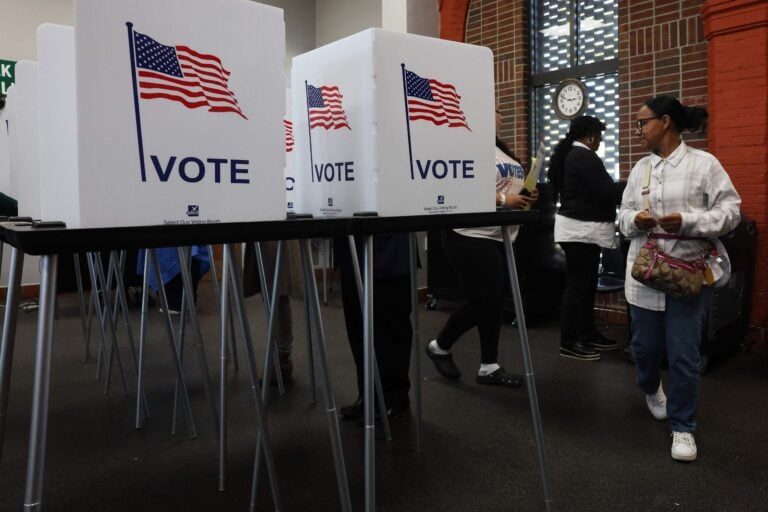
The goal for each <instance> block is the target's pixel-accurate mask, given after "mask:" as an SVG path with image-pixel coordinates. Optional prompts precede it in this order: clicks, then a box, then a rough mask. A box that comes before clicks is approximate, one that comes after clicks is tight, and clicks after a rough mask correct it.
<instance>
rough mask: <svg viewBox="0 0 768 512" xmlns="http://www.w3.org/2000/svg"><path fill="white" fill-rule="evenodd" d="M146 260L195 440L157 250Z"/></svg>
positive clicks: (185, 412) (187, 417)
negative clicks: (149, 267)
mask: <svg viewBox="0 0 768 512" xmlns="http://www.w3.org/2000/svg"><path fill="white" fill-rule="evenodd" d="M145 257H146V258H149V259H150V263H149V264H150V266H151V267H152V270H153V272H154V274H155V282H156V283H158V286H157V296H158V299H159V300H160V306H161V307H162V308H163V311H164V313H165V314H164V315H163V320H165V322H164V323H165V330H166V333H167V334H168V343H169V344H170V348H171V358H172V359H173V366H174V369H175V370H176V378H177V379H178V380H179V383H180V385H181V390H182V396H183V397H184V414H185V416H186V419H187V427H188V428H189V437H192V438H195V437H197V428H196V427H195V420H194V418H193V416H192V405H191V404H190V402H189V393H188V392H187V384H186V381H185V380H184V370H183V368H182V367H181V359H180V358H179V351H178V349H177V347H178V346H179V344H178V343H177V341H176V334H175V333H174V331H173V323H172V322H171V313H170V312H169V311H168V298H167V297H166V296H165V287H164V286H163V285H162V283H163V278H162V275H161V273H160V264H159V263H158V261H157V253H156V251H155V249H147V253H146V255H145Z"/></svg>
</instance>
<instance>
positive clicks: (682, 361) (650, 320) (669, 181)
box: [619, 96, 741, 461]
mask: <svg viewBox="0 0 768 512" xmlns="http://www.w3.org/2000/svg"><path fill="white" fill-rule="evenodd" d="M707 117H708V114H707V111H706V110H705V109H703V108H701V107H685V106H683V105H682V104H681V103H680V102H679V101H678V100H677V99H675V98H672V97H670V96H657V97H655V98H653V99H650V100H648V101H646V102H645V103H644V104H643V106H642V107H640V109H639V110H638V111H637V125H636V132H637V134H638V136H639V137H640V143H641V144H642V146H643V148H644V149H646V150H648V151H649V152H650V153H649V154H648V155H647V156H645V157H643V158H641V159H640V161H638V162H637V164H635V166H634V168H633V169H632V173H631V174H630V176H629V181H628V182H627V187H626V189H625V190H624V196H623V198H622V204H621V210H620V212H619V227H620V229H621V232H622V233H623V234H624V235H625V236H627V237H628V238H630V239H631V245H630V248H629V255H628V259H627V261H628V265H627V278H626V283H625V294H626V298H627V302H628V303H629V304H630V314H631V317H632V322H631V324H632V351H633V353H634V356H635V366H636V370H637V384H638V386H639V387H640V388H641V389H642V390H643V391H644V392H645V398H646V404H647V406H648V408H649V409H650V411H651V414H652V415H653V416H654V417H655V418H656V419H659V420H663V419H667V420H668V422H669V426H670V428H671V430H672V449H671V455H672V458H673V459H675V460H679V461H693V460H695V459H696V456H697V453H698V450H697V447H696V442H695V439H694V436H693V433H694V431H695V430H696V420H695V414H696V409H697V408H698V404H699V367H700V364H701V361H700V355H699V343H700V341H701V333H702V323H703V320H704V316H705V305H706V302H707V295H708V290H707V289H706V288H703V289H702V292H701V293H700V294H698V295H696V296H694V297H691V298H689V299H687V300H683V299H678V298H675V297H673V296H671V295H667V294H665V293H664V292H661V291H657V290H655V289H652V288H649V287H648V286H645V285H644V284H642V283H640V282H639V281H636V280H634V279H633V278H632V277H631V267H632V263H633V262H634V261H635V259H636V257H637V254H638V252H639V251H640V248H641V246H642V245H643V244H644V243H645V242H646V241H647V240H648V238H649V237H651V238H657V242H658V245H659V248H660V249H661V250H662V251H664V252H665V253H667V254H668V255H670V256H672V257H674V258H680V259H684V260H693V259H697V258H700V257H702V256H705V255H708V256H711V257H709V258H708V259H707V261H708V263H709V265H710V267H709V268H710V272H712V274H711V276H712V279H713V281H714V285H715V286H717V285H720V284H724V283H726V282H727V281H728V277H729V274H730V264H729V262H728V255H727V254H726V252H725V248H724V247H723V245H722V244H721V243H720V241H719V240H717V237H718V236H721V235H723V234H725V233H727V232H728V231H730V230H732V229H733V228H735V227H736V226H737V225H738V223H739V206H740V204H741V198H740V197H739V194H738V193H737V192H736V189H735V188H734V187H733V184H732V183H731V180H730V178H729V177H728V174H727V173H726V172H725V169H723V166H722V165H720V162H719V161H718V160H717V158H715V157H714V156H712V155H711V154H709V153H707V152H705V151H702V150H699V149H695V148H692V147H690V146H688V145H687V144H686V143H685V142H683V140H682V138H681V135H680V134H681V133H682V132H683V131H685V130H691V131H696V130H700V129H703V128H704V127H705V126H706V120H707ZM710 244H713V245H714V247H715V251H716V253H713V252H712V249H711V245H710ZM665 352H666V354H667V360H668V362H669V378H668V382H667V393H668V396H667V395H665V393H664V390H663V388H662V384H661V373H660V371H659V365H660V363H661V360H662V357H663V356H664V353H665Z"/></svg>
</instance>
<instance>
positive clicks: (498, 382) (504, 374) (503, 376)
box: [475, 367, 523, 388]
mask: <svg viewBox="0 0 768 512" xmlns="http://www.w3.org/2000/svg"><path fill="white" fill-rule="evenodd" d="M475 382H477V383H478V384H491V385H495V386H508V387H512V388H517V387H520V386H522V385H523V378H522V377H521V376H520V375H517V374H515V373H509V372H508V371H507V370H505V369H504V368H501V367H500V368H499V369H498V370H496V371H495V372H492V373H489V374H488V375H475Z"/></svg>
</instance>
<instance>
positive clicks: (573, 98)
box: [555, 80, 587, 119]
mask: <svg viewBox="0 0 768 512" xmlns="http://www.w3.org/2000/svg"><path fill="white" fill-rule="evenodd" d="M586 103H587V95H586V88H585V87H584V85H583V84H582V83H581V82H579V81H577V80H565V81H563V82H562V83H561V84H560V85H559V86H558V88H557V90H556V91H555V112H556V113H557V115H558V116H559V117H561V118H563V119H573V118H574V117H577V116H578V115H579V114H581V112H582V111H583V110H584V107H585V106H586Z"/></svg>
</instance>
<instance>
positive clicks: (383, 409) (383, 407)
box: [349, 235, 392, 441]
mask: <svg viewBox="0 0 768 512" xmlns="http://www.w3.org/2000/svg"><path fill="white" fill-rule="evenodd" d="M349 253H350V255H351V256H352V257H351V258H350V259H351V260H352V270H353V272H354V274H355V284H356V285H357V297H358V298H359V299H360V311H361V312H363V311H364V309H365V303H364V302H365V301H364V299H363V297H364V290H363V280H362V278H361V277H360V264H359V263H358V261H357V247H356V246H355V237H354V236H352V235H349ZM371 300H373V299H371ZM373 384H374V387H375V389H376V399H377V400H378V403H379V417H380V418H381V426H382V428H383V430H384V438H385V439H386V440H387V441H391V440H392V431H391V430H390V428H389V418H387V404H386V403H385V402H384V388H383V387H382V385H381V374H380V373H379V362H378V358H377V357H376V351H375V350H374V351H373Z"/></svg>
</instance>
